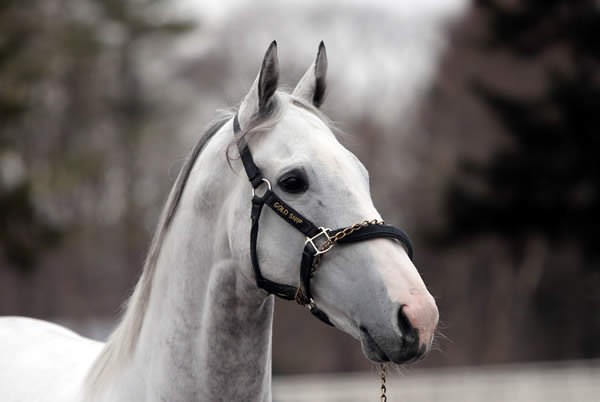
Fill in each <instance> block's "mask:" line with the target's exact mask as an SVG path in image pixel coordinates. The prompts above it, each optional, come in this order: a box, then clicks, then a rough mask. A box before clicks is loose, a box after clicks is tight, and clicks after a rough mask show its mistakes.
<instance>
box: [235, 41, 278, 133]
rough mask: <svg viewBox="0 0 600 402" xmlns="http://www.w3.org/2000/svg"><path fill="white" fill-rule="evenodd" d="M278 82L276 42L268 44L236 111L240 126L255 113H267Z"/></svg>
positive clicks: (248, 120) (250, 119)
mask: <svg viewBox="0 0 600 402" xmlns="http://www.w3.org/2000/svg"><path fill="white" fill-rule="evenodd" d="M278 82H279V60H278V59H277V42H276V41H273V42H271V44H270V45H269V48H268V49H267V52H266V53H265V57H264V59H263V62H262V66H261V68H260V72H259V73H258V76H257V77H256V79H255V80H254V83H253V84H252V87H251V88H250V91H249V92H248V94H246V96H245V97H244V100H243V101H242V104H241V105H240V109H239V111H238V120H239V122H240V125H241V126H242V127H244V126H245V124H247V123H248V122H250V121H252V119H253V118H254V116H255V115H256V114H260V113H267V112H268V111H269V110H270V108H271V99H272V97H273V94H274V93H275V91H276V90H277V83H278Z"/></svg>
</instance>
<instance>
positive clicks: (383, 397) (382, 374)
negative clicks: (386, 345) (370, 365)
mask: <svg viewBox="0 0 600 402" xmlns="http://www.w3.org/2000/svg"><path fill="white" fill-rule="evenodd" d="M379 378H380V379H381V396H380V399H379V401H380V402H387V395H386V391H387V388H386V387H385V365H384V364H381V365H380V366H379Z"/></svg>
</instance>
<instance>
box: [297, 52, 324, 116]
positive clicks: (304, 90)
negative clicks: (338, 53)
mask: <svg viewBox="0 0 600 402" xmlns="http://www.w3.org/2000/svg"><path fill="white" fill-rule="evenodd" d="M326 75H327V52H326V51H325V44H324V43H323V41H321V43H319V51H318V52H317V58H316V60H315V61H314V63H313V64H311V66H310V67H309V68H308V70H307V71H306V73H304V75H303V76H302V78H301V79H300V82H298V85H296V88H294V92H292V95H294V96H296V97H298V98H300V99H304V100H305V101H307V102H309V103H312V104H313V105H314V106H315V107H320V106H321V105H322V104H323V101H324V100H325V91H326V89H327V85H326V83H325V76H326Z"/></svg>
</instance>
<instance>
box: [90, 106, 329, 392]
mask: <svg viewBox="0 0 600 402" xmlns="http://www.w3.org/2000/svg"><path fill="white" fill-rule="evenodd" d="M286 95H287V94H286ZM285 97H286V98H288V100H289V102H285V103H284V102H281V101H280V100H281V98H282V97H281V96H278V97H277V98H278V99H277V100H278V101H277V102H275V104H274V105H273V108H272V109H271V110H270V111H269V113H268V114H262V115H261V114H257V115H255V116H254V117H253V118H252V121H251V122H249V124H248V126H247V127H246V128H244V130H243V131H242V133H240V135H239V136H238V138H236V139H232V144H234V143H235V141H240V140H241V139H243V138H245V137H246V136H249V135H251V134H252V135H253V134H255V133H259V132H262V131H265V130H268V129H270V128H272V127H273V126H274V125H275V124H276V123H277V122H278V121H279V119H280V117H281V116H282V114H283V111H284V109H285V107H284V105H286V104H293V105H295V106H299V107H301V108H303V109H305V110H308V111H310V112H312V113H314V114H315V115H316V116H318V117H319V118H321V119H322V120H323V121H324V122H326V123H327V119H326V118H325V117H324V116H323V114H322V113H321V112H320V111H319V110H318V109H316V108H314V107H312V105H308V104H306V103H304V102H302V101H300V100H298V99H296V98H294V97H291V96H289V95H287V96H285ZM234 115H235V112H234V111H227V112H222V113H220V115H219V116H217V117H216V118H215V119H213V121H212V122H211V123H209V125H208V127H207V129H206V130H205V131H204V133H203V134H202V135H201V137H200V139H199V140H198V142H197V143H196V145H195V146H194V148H193V149H192V151H191V153H190V154H189V156H188V157H187V158H186V160H185V163H184V165H183V167H182V168H181V170H180V172H179V174H178V175H177V179H176V180H175V184H174V185H173V188H172V189H171V192H170V193H169V197H168V198H167V201H166V203H165V206H164V208H163V210H162V213H161V215H160V218H159V221H158V225H157V229H156V232H155V234H154V236H153V239H152V242H151V244H150V249H149V251H148V254H147V256H146V259H145V262H144V268H143V272H142V275H141V277H140V279H139V281H138V283H137V285H136V287H135V289H134V291H133V293H132V295H131V297H130V298H129V300H128V302H127V303H126V305H125V308H124V310H125V312H124V314H123V317H122V319H121V321H120V323H119V325H118V326H117V328H116V329H115V330H114V331H113V333H112V334H111V335H110V337H109V339H108V340H107V342H106V344H105V346H104V349H103V350H102V351H101V352H100V354H99V355H98V357H97V358H96V360H95V361H94V363H93V365H92V367H91V368H90V370H89V372H88V374H87V377H86V380H85V383H86V385H87V387H86V388H87V391H88V392H91V393H94V392H96V391H97V390H99V389H101V388H102V387H103V386H104V385H105V384H106V383H107V382H108V380H109V379H110V378H111V377H112V375H113V374H115V372H116V371H117V370H118V369H119V368H120V367H123V365H124V364H123V363H125V362H126V360H127V359H129V358H130V357H131V356H132V355H133V352H134V351H135V347H136V344H137V341H138V339H139V335H140V332H141V329H142V325H143V323H144V316H145V313H146V310H147V308H148V303H149V300H150V294H151V290H152V282H153V278H154V276H155V275H154V274H155V271H156V265H157V261H158V257H159V254H160V250H161V247H162V244H163V242H164V239H165V236H166V234H167V232H168V231H169V228H170V227H171V223H172V222H173V217H174V216H175V213H176V212H177V207H178V206H179V202H180V200H181V197H182V195H183V192H184V190H185V187H186V183H187V180H188V178H189V176H190V173H191V171H192V168H193V167H194V163H195V161H196V159H197V158H198V156H199V155H200V154H201V152H202V150H203V149H204V147H205V146H206V144H207V143H208V141H210V139H211V138H212V137H213V136H214V135H215V134H216V133H218V132H219V131H220V129H221V128H222V127H223V126H224V125H225V124H226V123H227V122H228V121H230V120H231V119H232V118H233V116H234ZM227 159H228V161H229V159H230V156H229V148H228V151H227Z"/></svg>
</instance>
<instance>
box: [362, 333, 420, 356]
mask: <svg viewBox="0 0 600 402" xmlns="http://www.w3.org/2000/svg"><path fill="white" fill-rule="evenodd" d="M360 330H361V335H360V343H361V347H362V351H363V353H364V355H365V356H366V358H367V359H369V360H370V361H372V362H374V363H394V364H398V365H400V364H407V363H413V362H416V361H418V360H420V359H422V358H423V357H424V355H425V353H426V347H425V346H424V345H423V346H421V347H420V348H418V349H416V348H413V347H406V345H404V344H403V343H404V342H402V340H399V347H398V348H392V350H387V349H386V348H384V347H382V346H380V345H379V344H378V343H377V342H376V341H375V339H374V338H373V337H372V336H371V334H369V331H367V330H366V329H365V328H363V327H361V329H360Z"/></svg>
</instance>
